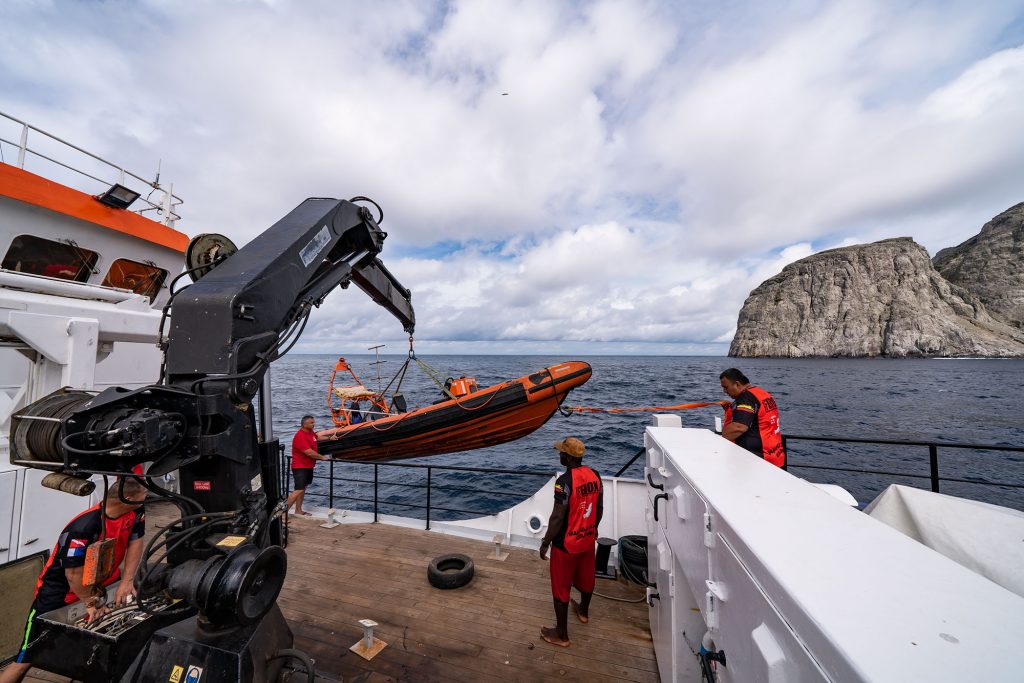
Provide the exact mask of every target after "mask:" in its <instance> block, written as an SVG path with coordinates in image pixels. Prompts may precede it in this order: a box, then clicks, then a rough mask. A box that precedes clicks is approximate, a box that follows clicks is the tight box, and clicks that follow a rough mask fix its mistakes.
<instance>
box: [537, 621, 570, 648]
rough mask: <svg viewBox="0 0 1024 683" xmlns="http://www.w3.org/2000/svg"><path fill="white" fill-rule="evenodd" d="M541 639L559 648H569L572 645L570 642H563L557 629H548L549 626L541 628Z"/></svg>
mask: <svg viewBox="0 0 1024 683" xmlns="http://www.w3.org/2000/svg"><path fill="white" fill-rule="evenodd" d="M540 637H541V638H543V639H544V640H546V641H548V642H549V643H551V644H552V645H557V646H559V647H569V645H571V643H570V642H569V641H568V640H562V637H561V636H559V635H558V629H557V628H548V627H547V626H541V627H540Z"/></svg>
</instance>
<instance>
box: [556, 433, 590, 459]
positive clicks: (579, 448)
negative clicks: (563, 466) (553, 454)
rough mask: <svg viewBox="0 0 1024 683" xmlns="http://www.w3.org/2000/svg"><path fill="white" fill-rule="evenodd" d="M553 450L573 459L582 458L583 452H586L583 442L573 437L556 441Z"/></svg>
mask: <svg viewBox="0 0 1024 683" xmlns="http://www.w3.org/2000/svg"><path fill="white" fill-rule="evenodd" d="M555 449H556V450H559V451H561V452H563V453H565V454H566V455H570V456H572V457H574V458H582V457H583V452H584V451H585V450H587V449H586V447H585V446H584V445H583V442H582V441H580V440H579V439H577V438H576V437H575V436H570V437H569V438H567V439H562V440H561V441H556V442H555Z"/></svg>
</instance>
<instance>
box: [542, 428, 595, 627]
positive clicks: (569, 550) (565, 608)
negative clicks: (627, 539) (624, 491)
mask: <svg viewBox="0 0 1024 683" xmlns="http://www.w3.org/2000/svg"><path fill="white" fill-rule="evenodd" d="M555 448H556V449H557V450H558V452H559V453H560V461H561V463H562V465H563V466H564V467H565V472H564V473H563V474H562V475H561V476H560V477H558V479H556V480H555V505H554V507H553V508H552V510H551V518H550V519H549V520H548V531H547V533H546V534H544V540H543V541H542V542H541V544H540V557H541V559H542V560H546V559H548V557H547V553H548V548H551V594H552V596H553V598H554V602H555V620H556V625H555V627H554V628H548V627H547V626H544V627H542V628H541V630H540V635H541V637H542V638H543V639H544V640H546V641H548V642H549V643H551V644H552V645H559V646H561V647H569V626H568V623H567V622H568V620H569V603H570V602H571V603H572V607H573V611H574V612H576V617H577V618H578V619H579V620H580V621H581V622H582V623H584V624H585V623H587V622H588V621H590V598H591V597H592V596H593V594H594V548H595V545H596V544H597V527H598V525H599V524H600V523H601V516H602V514H603V513H604V506H603V493H604V492H603V490H602V486H601V476H600V475H599V474H598V473H597V472H595V471H594V470H592V469H590V468H589V467H586V466H585V465H584V464H583V452H584V451H585V450H586V448H585V447H584V446H583V442H582V441H580V440H579V439H577V438H575V437H569V438H568V439H564V440H562V441H559V442H558V443H556V444H555ZM573 586H575V587H576V590H578V591H579V592H580V601H579V602H576V601H575V600H571V599H570V590H571V589H572V587H573Z"/></svg>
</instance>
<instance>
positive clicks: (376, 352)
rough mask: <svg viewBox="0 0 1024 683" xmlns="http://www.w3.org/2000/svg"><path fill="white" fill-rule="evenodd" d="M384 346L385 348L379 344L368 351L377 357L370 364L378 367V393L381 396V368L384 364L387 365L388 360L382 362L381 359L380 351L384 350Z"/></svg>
mask: <svg viewBox="0 0 1024 683" xmlns="http://www.w3.org/2000/svg"><path fill="white" fill-rule="evenodd" d="M384 346H385V345H384V344H377V345H376V346H371V347H370V348H368V349H366V350H367V351H373V354H374V355H375V356H376V357H377V360H375V361H373V362H372V363H370V365H375V366H377V393H378V394H380V391H381V389H380V366H381V365H383V364H384V363H387V361H386V360H381V359H380V349H383V348H384Z"/></svg>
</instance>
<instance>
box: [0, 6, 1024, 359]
mask: <svg viewBox="0 0 1024 683" xmlns="http://www.w3.org/2000/svg"><path fill="white" fill-rule="evenodd" d="M503 93H507V95H505V94H503ZM0 111H5V112H7V113H9V114H11V115H14V116H17V117H18V118H22V119H25V120H28V121H30V122H31V123H33V124H35V125H38V126H40V127H41V128H44V129H47V130H50V131H52V132H54V133H56V134H58V135H60V136H61V137H64V138H65V139H68V140H70V141H72V142H75V143H77V144H80V145H82V146H84V147H86V148H87V149H90V150H91V151H95V152H97V153H100V154H102V155H103V156H106V157H108V158H112V159H115V160H117V161H119V162H121V163H124V164H125V165H126V166H128V167H130V168H133V169H152V168H155V165H156V160H157V159H162V172H163V178H164V179H165V180H173V182H174V183H175V191H176V192H177V193H178V194H180V195H182V196H183V197H185V199H186V202H187V203H186V204H185V205H184V206H183V207H182V208H183V215H184V219H183V221H182V222H181V223H179V226H178V227H179V228H180V229H183V230H184V231H185V232H188V233H189V234H196V233H200V232H224V233H225V234H227V235H229V236H230V237H231V238H232V239H235V240H236V241H237V242H239V243H244V242H245V241H247V240H248V239H251V238H252V237H253V236H254V235H255V234H257V233H258V232H259V231H261V230H262V229H265V228H266V227H269V226H270V225H271V224H273V223H274V222H275V221H276V220H277V219H278V218H280V217H281V216H282V215H284V214H285V213H287V212H288V211H289V210H290V209H291V208H293V207H294V206H295V205H296V204H298V203H299V202H300V201H301V200H302V199H303V198H305V197H307V196H352V195H357V194H364V195H368V196H371V197H373V198H374V199H376V200H377V201H379V202H380V203H381V205H382V206H383V207H384V211H385V221H384V226H383V227H384V228H385V229H386V230H388V231H389V233H390V236H389V239H388V243H387V245H386V247H385V251H384V253H383V254H382V259H383V260H384V261H385V263H387V264H388V267H389V269H391V270H392V272H394V273H395V274H396V275H397V276H398V278H399V279H400V280H401V281H402V282H403V284H405V285H406V286H408V287H409V288H410V289H412V290H413V293H414V304H415V306H416V310H417V318H418V326H417V327H418V329H417V339H418V340H420V342H419V346H420V348H422V349H429V350H433V351H434V352H445V351H453V352H466V350H467V349H470V350H472V349H483V350H485V351H486V352H498V353H534V352H537V353H558V352H559V350H564V351H566V352H569V351H571V352H573V353H579V354H583V353H586V352H588V351H591V352H594V353H615V352H623V353H714V352H719V353H724V351H725V349H726V348H727V345H728V340H729V339H730V338H731V335H732V332H733V330H734V328H735V324H736V317H737V314H738V312H739V308H740V306H741V305H742V303H743V300H744V299H745V297H746V296H747V294H748V293H749V292H750V290H751V289H753V288H754V287H755V286H756V285H757V284H759V283H760V282H761V281H762V280H763V279H765V278H767V277H770V276H772V275H774V274H775V273H777V272H779V270H781V268H782V267H783V266H785V265H786V264H787V263H791V262H792V261H794V260H797V259H799V258H802V257H804V256H807V255H809V254H811V253H814V252H815V251H819V250H821V249H826V248H830V247H834V246H841V245H844V244H851V243H857V242H862V241H871V240H876V239H882V238H886V237H895V236H902V235H911V236H913V237H914V238H915V239H916V240H917V241H918V242H920V243H921V244H923V245H924V246H925V247H926V248H928V249H929V251H931V252H932V253H934V252H935V251H937V250H938V249H939V248H942V247H945V246H951V245H954V244H957V243H959V242H961V241H963V240H964V239H966V238H968V237H970V236H971V235H973V234H975V233H976V232H977V231H978V230H979V229H980V227H981V225H982V224H983V223H984V222H985V221H987V220H988V219H989V218H991V217H992V216H993V215H995V214H997V213H999V212H1000V211H1002V210H1004V209H1006V208H1008V207H1009V206H1011V205H1013V204H1015V203H1017V202H1019V201H1021V200H1024V196H1022V195H1024V191H1022V188H1024V164H1021V163H1020V159H1021V158H1024V127H1022V126H1020V124H1019V122H1020V121H1022V120H1024V6H1022V4H1021V3H1020V2H987V3H980V4H979V3H972V2H956V1H953V2H937V3H924V4H922V3H913V2H895V3H893V2H810V1H806V2H792V3H787V4H784V5H782V4H774V3H773V4H771V6H770V7H768V6H766V5H765V4H760V3H743V2H737V3H724V4H715V5H714V6H710V5H707V4H706V3H696V2H694V3H676V4H662V3H655V2H612V1H609V2H539V1H538V2H500V3H499V2H494V3H479V2H476V3H474V2H451V3H419V2H413V1H411V0H410V1H408V2H382V3H374V4H373V5H372V9H370V8H369V6H367V5H365V4H363V3H355V2H347V3H342V2H327V1H323V2H298V1H289V0H278V1H274V2H254V1H253V2H247V1H234V2H213V1H208V2H188V3H179V2H170V1H169V0H149V1H146V2H140V3H136V4H127V3H112V2H111V3H103V2H100V3H88V4H85V3H70V2H41V1H39V2H34V1H20V2H9V3H4V4H3V5H2V6H0ZM0 134H2V135H3V137H6V138H8V139H11V137H10V132H9V131H8V130H7V129H0ZM0 148H4V152H5V153H6V154H9V153H10V151H11V148H10V147H9V146H6V145H0ZM353 291H354V290H353ZM401 337H402V333H401V330H400V328H399V326H398V325H397V324H396V323H395V322H394V321H393V320H391V319H390V318H389V317H388V316H387V314H386V313H384V312H383V311H382V310H381V309H379V308H377V307H375V306H374V305H373V304H372V303H370V302H369V301H367V300H365V297H360V295H358V294H354V293H352V292H349V293H346V294H335V295H332V296H331V297H329V298H328V300H327V303H326V304H325V306H324V307H323V308H322V309H321V310H320V311H318V312H317V313H316V314H315V316H314V318H313V319H312V321H311V323H310V325H309V326H308V328H307V332H306V336H305V337H304V338H303V341H302V342H301V343H300V345H299V347H298V348H299V349H300V350H306V351H324V352H334V351H338V352H342V351H343V350H344V349H345V348H346V346H347V345H354V346H356V348H361V345H362V344H363V342H373V341H381V340H399V339H401ZM355 340H363V341H355Z"/></svg>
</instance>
